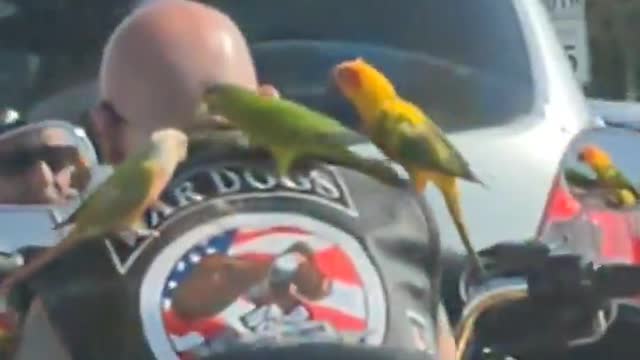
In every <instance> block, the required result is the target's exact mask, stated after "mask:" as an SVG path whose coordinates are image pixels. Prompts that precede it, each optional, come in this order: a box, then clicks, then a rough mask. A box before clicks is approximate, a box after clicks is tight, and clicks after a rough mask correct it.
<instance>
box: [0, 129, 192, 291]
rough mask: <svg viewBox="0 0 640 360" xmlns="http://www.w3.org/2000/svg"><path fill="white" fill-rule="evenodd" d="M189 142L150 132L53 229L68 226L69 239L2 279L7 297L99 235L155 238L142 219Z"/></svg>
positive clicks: (176, 133) (176, 134)
mask: <svg viewBox="0 0 640 360" xmlns="http://www.w3.org/2000/svg"><path fill="white" fill-rule="evenodd" d="M187 148H188V138H187V136H186V135H185V134H184V133H183V132H182V131H180V130H176V129H172V128H166V129H161V130H158V131H156V132H154V133H153V134H152V135H151V139H150V141H149V143H148V144H146V146H144V147H143V148H142V149H140V151H138V152H137V153H135V154H133V156H130V157H128V158H127V159H126V160H125V161H124V162H123V163H122V164H120V165H118V166H117V167H116V168H115V169H114V172H113V174H112V175H111V176H110V177H109V178H108V179H107V180H105V181H104V182H103V183H102V184H101V185H100V186H99V187H98V188H97V189H96V190H95V191H94V192H93V193H91V195H89V196H88V197H87V199H86V200H85V201H84V202H83V203H82V204H81V205H80V206H79V207H78V209H77V210H76V211H75V212H74V213H73V214H71V216H69V218H67V220H65V221H63V222H61V223H59V224H58V225H56V227H55V228H56V229H57V228H61V227H63V226H67V225H71V224H73V228H72V229H71V231H70V232H69V234H68V235H67V236H66V237H65V238H64V239H62V240H61V241H60V242H59V243H58V244H56V245H55V246H53V247H51V248H49V249H47V250H46V251H45V252H43V253H42V254H40V255H38V256H37V257H36V258H34V259H33V261H30V262H29V263H27V264H25V265H24V266H23V267H21V268H19V269H18V270H16V271H15V272H14V273H12V274H10V275H9V276H8V277H7V278H5V279H4V280H3V281H2V283H1V284H0V289H1V290H2V291H5V293H6V292H8V291H9V290H10V289H11V288H12V287H13V286H15V285H16V284H18V283H19V282H21V281H23V280H25V279H27V278H28V277H30V276H31V275H32V274H34V273H35V272H37V271H38V270H39V269H41V268H42V267H43V266H45V265H47V264H48V263H49V262H51V261H52V260H54V259H56V258H58V257H59V256H61V255H63V254H64V253H66V252H67V251H69V250H71V249H72V248H74V247H75V246H77V245H78V244H80V243H82V242H83V241H91V240H95V239H98V238H101V237H100V235H105V234H115V233H127V232H129V233H133V234H134V235H136V236H156V235H157V232H156V231H154V230H150V229H148V228H147V226H146V224H145V223H144V218H143V217H144V213H145V211H146V210H147V209H148V208H149V207H152V206H154V205H155V204H156V203H157V201H158V199H159V197H160V194H161V193H162V192H163V191H164V188H165V187H166V185H167V184H168V182H169V181H170V180H171V178H172V177H173V172H174V171H175V169H176V167H177V166H178V164H179V163H180V162H182V161H184V160H185V159H186V156H187Z"/></svg>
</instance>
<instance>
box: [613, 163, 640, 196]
mask: <svg viewBox="0 0 640 360" xmlns="http://www.w3.org/2000/svg"><path fill="white" fill-rule="evenodd" d="M612 180H613V181H614V182H615V184H616V187H618V188H620V189H627V190H629V191H631V193H633V195H634V196H635V197H636V199H639V198H640V194H638V190H637V189H636V187H635V186H633V184H632V183H631V181H630V180H629V179H628V178H627V177H626V176H624V174H623V173H622V172H621V171H620V170H618V169H617V168H616V169H615V172H614V174H613V179H612Z"/></svg>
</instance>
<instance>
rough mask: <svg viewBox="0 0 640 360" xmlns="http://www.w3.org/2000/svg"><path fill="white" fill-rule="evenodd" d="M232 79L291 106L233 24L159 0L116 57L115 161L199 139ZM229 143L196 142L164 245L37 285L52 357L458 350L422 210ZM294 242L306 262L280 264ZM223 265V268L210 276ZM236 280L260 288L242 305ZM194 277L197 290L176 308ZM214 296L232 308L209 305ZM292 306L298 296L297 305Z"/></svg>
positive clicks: (113, 50)
mask: <svg viewBox="0 0 640 360" xmlns="http://www.w3.org/2000/svg"><path fill="white" fill-rule="evenodd" d="M220 82H230V83H234V84H238V85H240V86H244V87H246V88H249V89H254V90H256V91H258V92H261V93H263V94H264V95H265V96H277V95H278V94H277V91H275V89H273V88H272V87H269V86H259V85H258V82H257V79H256V71H255V69H254V65H253V60H252V58H251V55H250V53H249V49H248V46H247V43H246V41H245V39H244V37H243V35H242V33H241V32H240V30H239V29H238V28H237V26H236V25H235V24H234V23H233V21H232V20H231V19H230V18H229V17H227V16H226V15H225V14H223V13H221V12H219V11H216V10H215V9H213V8H210V7H207V6H205V5H202V4H199V3H195V2H191V1H186V0H159V1H149V2H147V3H145V5H144V6H143V7H141V8H139V9H138V10H136V11H135V12H134V13H132V14H131V15H130V16H128V17H127V18H126V19H125V20H124V21H123V22H122V23H121V24H120V25H119V26H118V27H117V28H116V29H115V31H114V33H113V35H112V36H111V37H110V38H109V40H108V43H107V45H106V47H105V51H104V57H103V60H102V63H101V68H100V75H99V95H100V102H99V104H98V106H96V107H95V108H94V109H93V111H92V120H93V124H94V127H95V129H94V130H95V133H96V134H97V137H98V139H97V142H98V143H99V146H100V150H101V151H100V153H101V155H102V157H103V160H104V161H106V162H109V163H113V164H118V163H120V162H121V161H122V160H123V159H124V158H125V157H126V156H127V154H129V153H131V152H132V151H133V150H134V149H135V148H136V147H137V146H139V145H140V144H141V143H143V142H144V141H145V140H146V139H147V138H148V136H149V134H150V133H151V132H152V131H154V130H156V129H159V128H162V127H167V126H172V127H178V128H183V129H189V128H190V127H192V125H193V118H194V115H195V109H196V106H197V103H198V99H199V97H200V95H201V94H202V92H203V91H204V89H205V88H206V87H207V86H210V85H212V84H215V83H220ZM227 134H228V133H227V132H223V131H219V132H215V131H214V132H213V135H214V136H219V139H220V141H219V146H211V147H195V146H194V147H191V149H190V155H189V160H188V161H187V163H186V164H185V165H184V166H183V167H181V168H180V169H178V171H177V175H176V176H175V177H174V179H173V182H172V184H170V186H169V188H168V190H167V191H166V192H165V194H164V195H163V198H162V200H163V201H164V202H165V203H166V205H167V206H166V208H163V209H158V210H157V211H156V210H154V211H151V212H150V213H149V214H148V218H147V221H148V223H149V226H151V227H152V228H155V229H158V230H159V232H160V234H161V235H160V237H159V238H157V239H153V241H151V239H140V240H139V241H138V242H136V243H135V244H124V243H123V242H122V241H117V240H113V239H109V238H107V239H105V241H104V242H94V243H92V244H87V245H86V246H84V247H83V248H81V249H78V250H77V252H76V253H75V255H72V254H70V256H67V257H65V258H64V259H60V261H58V262H57V263H55V264H53V265H52V266H50V267H49V268H48V269H47V271H46V272H43V274H42V275H41V276H39V277H37V278H36V279H35V280H34V281H32V283H33V287H34V289H36V292H37V293H38V294H39V296H40V299H42V302H36V303H35V304H36V305H37V306H34V307H35V309H34V310H33V312H36V313H38V314H40V318H43V319H46V318H47V316H48V319H49V321H50V322H51V325H52V326H53V328H55V329H56V330H57V333H59V335H60V339H61V342H56V341H53V344H52V345H51V354H54V353H55V351H56V350H59V349H60V348H62V349H65V350H64V351H63V352H67V353H68V354H69V355H70V356H71V358H74V359H76V358H77V359H92V360H99V359H136V360H138V359H140V360H146V359H209V358H211V357H212V356H215V355H217V354H219V353H221V352H222V353H225V352H230V351H232V350H233V349H237V348H242V347H243V346H242V345H243V344H245V343H247V342H250V343H256V344H257V343H265V342H266V343H272V342H274V341H275V342H278V341H282V342H283V343H284V344H286V343H291V342H294V343H295V342H298V341H331V342H337V343H342V342H344V341H346V342H348V343H351V344H368V345H386V346H393V347H395V348H405V349H407V351H417V350H420V352H414V353H413V355H416V354H418V358H420V359H427V358H428V356H427V355H425V354H424V352H422V351H428V352H431V353H435V352H436V348H437V345H436V343H437V342H438V339H436V337H437V336H436V333H437V332H438V331H435V330H434V329H442V331H439V333H440V334H445V335H446V336H445V337H444V338H446V339H448V340H450V332H447V330H448V328H447V326H446V320H445V319H444V318H443V317H440V319H441V320H440V321H437V320H435V314H434V313H433V309H434V308H437V307H434V306H433V305H434V304H437V302H438V298H437V294H434V292H431V290H433V288H434V287H433V284H434V283H435V281H438V275H439V271H438V270H437V269H438V266H439V265H438V259H439V239H438V236H437V230H436V227H435V224H434V222H433V218H432V217H431V214H430V213H429V212H428V209H426V208H425V207H424V206H420V204H419V203H418V201H421V200H419V199H417V198H416V197H414V196H413V195H412V194H409V193H407V192H406V191H404V190H401V189H393V188H390V187H388V186H385V185H383V184H381V183H379V182H377V181H375V180H373V179H371V178H368V177H366V176H365V175H363V174H360V173H357V172H354V171H351V170H348V169H343V168H336V167H329V166H325V165H322V164H313V166H307V167H305V168H300V169H297V170H296V171H295V172H293V173H292V174H291V175H290V176H288V177H286V178H279V177H277V176H276V175H275V172H274V168H273V166H272V162H271V159H270V158H269V156H268V154H266V153H265V152H263V151H259V150H256V149H249V148H247V147H246V146H244V145H242V142H241V141H237V140H242V138H241V137H239V136H236V135H235V134H233V133H231V135H230V136H226V135H227ZM228 140H231V141H228ZM379 204H385V206H384V207H381V206H379ZM294 244H299V245H300V246H302V247H304V248H305V249H309V251H310V254H309V255H308V258H305V257H300V256H284V257H283V256H281V255H282V252H283V251H285V250H286V249H287V248H289V247H290V246H292V245H294ZM214 255H215V256H214ZM279 256H280V257H281V259H280V258H279V260H278V261H277V264H278V269H276V270H278V271H275V270H273V269H271V268H270V267H273V266H271V265H272V263H273V262H274V261H275V259H276V258H278V257H279ZM212 257H215V258H216V259H219V260H221V261H218V262H217V263H216V266H214V267H209V268H207V269H204V270H203V269H202V268H200V266H206V264H207V263H206V261H205V259H210V258H212ZM222 260H224V261H222ZM305 261H306V262H305ZM307 263H308V264H313V270H314V271H315V272H316V273H317V275H318V276H320V277H322V278H323V279H325V278H326V279H327V281H328V282H327V283H330V284H331V286H330V287H327V289H326V290H327V291H326V292H323V293H322V296H320V297H318V298H315V297H314V298H308V297H307V296H305V294H306V293H307V292H305V291H303V290H304V289H303V288H304V287H307V286H310V285H312V284H306V283H300V281H302V282H304V281H303V279H298V280H299V281H293V280H295V279H296V276H297V275H296V274H299V273H300V271H299V269H301V268H302V267H304V266H308V265H305V264H307ZM425 263H429V265H430V269H433V270H428V271H426V272H425V266H424V264H425ZM196 269H197V270H198V271H196ZM256 269H269V270H268V271H266V270H265V271H262V272H258V273H256ZM203 272H209V275H208V276H202V273H203ZM193 274H200V276H197V277H195V275H193ZM234 278H241V279H249V280H251V284H250V285H251V286H246V287H244V288H243V289H242V291H241V292H242V293H241V294H240V295H237V291H238V289H237V284H235V283H234V281H233V279H234ZM187 280H188V281H187ZM183 282H184V284H186V283H189V284H190V286H189V289H198V290H197V291H190V290H188V289H187V290H184V291H181V292H180V297H179V299H178V297H177V296H176V298H174V295H175V294H177V291H178V290H177V289H183V285H182V284H183ZM234 289H235V290H234ZM276 290H277V291H276ZM234 291H235V292H234ZM216 294H221V297H224V298H229V299H230V300H229V301H228V302H226V303H225V304H227V303H228V304H227V305H226V306H225V307H224V308H215V309H214V307H212V306H211V305H210V304H209V303H208V302H207V301H209V300H211V299H213V302H214V303H216V301H215V300H216V298H217V296H216ZM257 294H261V295H260V296H258V295H257ZM431 295H433V296H431ZM284 298H286V299H295V301H293V302H290V303H291V306H285V307H283V306H280V305H279V304H281V303H282V299H284ZM208 299H209V300H208ZM257 299H259V300H257ZM189 304H196V305H194V306H198V307H202V308H207V309H209V311H204V312H202V311H200V312H195V311H191V310H194V309H185V307H188V306H190V305H189ZM174 307H175V308H174ZM42 309H44V310H42ZM43 313H44V314H43ZM185 313H189V314H194V313H198V314H201V315H199V317H197V318H191V317H184V316H183V314H185ZM33 318H38V317H37V316H31V317H29V319H33ZM28 333H29V329H27V330H26V332H25V336H23V339H25V340H24V341H25V342H24V343H23V346H22V349H23V351H27V350H25V349H28V347H29V346H36V345H35V344H36V343H37V340H32V341H33V342H34V343H33V344H31V345H29V344H28V343H29V340H27V339H29V336H28ZM31 339H33V338H31ZM50 339H54V340H55V339H57V337H56V336H51V337H50ZM60 344H64V345H63V346H54V345H60ZM39 348H40V349H41V348H42V346H39ZM256 351H259V350H256ZM59 355H60V356H61V358H65V357H64V356H66V355H62V354H60V353H59ZM299 356H300V354H298V355H296V358H298V357H299ZM343 356H346V357H349V358H353V357H354V356H356V355H354V354H353V353H350V354H349V355H346V354H344V355H343ZM367 356H368V355H367ZM394 356H395V357H398V356H400V355H399V352H397V351H396V352H395V353H394ZM327 357H332V358H334V359H335V356H333V355H329V354H327ZM25 358H28V357H23V358H21V359H25ZM49 358H50V359H51V358H52V357H49ZM443 359H444V357H443Z"/></svg>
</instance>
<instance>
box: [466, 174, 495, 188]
mask: <svg viewBox="0 0 640 360" xmlns="http://www.w3.org/2000/svg"><path fill="white" fill-rule="evenodd" d="M463 179H465V180H467V181H470V182H472V183H474V184H478V185H480V186H482V187H483V188H484V189H486V190H489V185H487V184H486V183H485V182H483V181H482V180H480V178H479V177H478V176H477V175H476V174H475V173H473V172H472V171H471V170H469V172H468V173H467V174H465V176H463Z"/></svg>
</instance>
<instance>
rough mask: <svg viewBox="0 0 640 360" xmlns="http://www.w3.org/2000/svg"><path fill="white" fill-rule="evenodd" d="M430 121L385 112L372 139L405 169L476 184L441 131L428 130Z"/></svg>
mask: <svg viewBox="0 0 640 360" xmlns="http://www.w3.org/2000/svg"><path fill="white" fill-rule="evenodd" d="M428 121H429V119H425V122H420V123H416V122H415V121H412V119H411V118H409V117H408V116H406V115H404V114H402V113H398V112H394V111H393V110H388V109H383V110H381V111H380V113H379V114H378V121H377V122H376V126H375V128H374V129H373V134H372V137H373V138H375V139H379V140H377V143H378V144H379V146H380V147H381V148H382V149H383V151H385V152H386V153H387V154H388V156H389V157H391V158H395V159H396V160H397V161H398V162H400V163H403V164H404V165H407V166H415V167H420V168H424V169H431V170H434V171H439V172H442V173H443V174H446V175H451V176H458V177H463V178H471V179H469V180H472V181H473V180H477V179H476V178H475V176H473V174H471V171H470V169H469V164H468V163H467V161H466V160H465V159H464V158H463V157H462V155H461V154H460V153H459V152H458V150H457V149H456V148H455V147H454V146H453V144H451V143H450V142H449V141H448V140H447V138H446V136H444V134H443V133H442V131H441V130H440V129H439V128H437V127H436V126H429V122H428ZM431 124H432V123H431ZM434 125H435V124H434ZM380 139H382V140H380Z"/></svg>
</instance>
